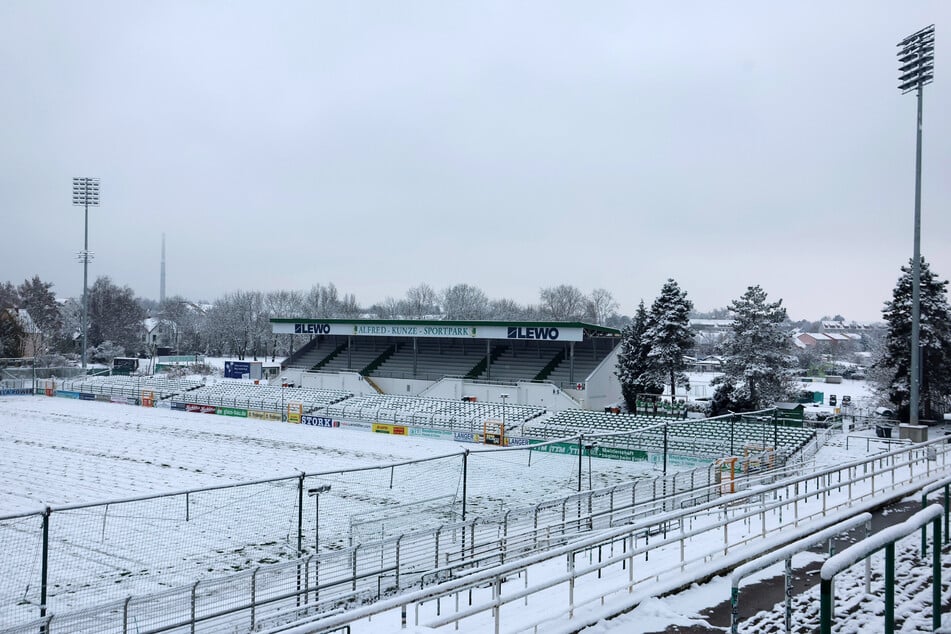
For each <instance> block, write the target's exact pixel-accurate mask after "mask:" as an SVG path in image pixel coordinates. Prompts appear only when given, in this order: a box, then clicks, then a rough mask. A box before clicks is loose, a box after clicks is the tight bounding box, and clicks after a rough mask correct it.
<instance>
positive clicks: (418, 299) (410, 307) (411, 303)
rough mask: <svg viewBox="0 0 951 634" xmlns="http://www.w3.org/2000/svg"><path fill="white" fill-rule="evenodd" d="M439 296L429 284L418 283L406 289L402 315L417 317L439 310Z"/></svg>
mask: <svg viewBox="0 0 951 634" xmlns="http://www.w3.org/2000/svg"><path fill="white" fill-rule="evenodd" d="M438 302H439V298H438V297H437V296H436V291H434V290H433V288H432V287H431V286H430V285H429V284H425V283H424V284H420V285H419V286H414V287H413V288H411V289H409V290H408V291H406V302H405V304H406V308H405V310H404V313H403V314H404V315H405V316H406V317H414V318H416V319H419V318H420V317H424V316H426V315H432V314H434V313H437V312H438V311H439V306H438Z"/></svg>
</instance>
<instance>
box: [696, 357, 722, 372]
mask: <svg viewBox="0 0 951 634" xmlns="http://www.w3.org/2000/svg"><path fill="white" fill-rule="evenodd" d="M722 367H723V359H722V358H721V357H718V356H716V355H709V356H706V357H704V358H702V359H698V360H697V361H695V362H694V370H695V371H696V372H719V371H720V369H721V368H722Z"/></svg>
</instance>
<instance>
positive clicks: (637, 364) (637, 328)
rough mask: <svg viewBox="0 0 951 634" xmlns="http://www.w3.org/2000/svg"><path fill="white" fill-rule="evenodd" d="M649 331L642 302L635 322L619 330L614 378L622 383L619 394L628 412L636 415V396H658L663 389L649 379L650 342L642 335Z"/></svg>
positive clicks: (650, 376) (645, 310) (635, 314)
mask: <svg viewBox="0 0 951 634" xmlns="http://www.w3.org/2000/svg"><path fill="white" fill-rule="evenodd" d="M648 327H649V323H648V315H647V309H646V308H645V307H644V302H643V301H641V303H640V304H639V305H638V307H637V311H636V312H635V313H634V319H632V320H631V323H630V324H628V325H627V326H625V327H624V329H623V330H621V350H620V352H618V359H617V370H616V371H615V374H616V375H617V377H618V380H619V381H620V383H621V394H622V395H623V396H624V402H625V403H627V408H628V410H629V411H631V412H634V411H636V407H637V397H638V395H639V394H661V393H663V391H664V388H663V386H662V385H660V384H658V383H657V382H656V381H654V379H653V378H652V377H653V375H652V373H651V367H650V364H649V362H648V360H647V354H648V352H650V342H649V341H648V340H647V339H646V337H645V335H646V333H647V329H648Z"/></svg>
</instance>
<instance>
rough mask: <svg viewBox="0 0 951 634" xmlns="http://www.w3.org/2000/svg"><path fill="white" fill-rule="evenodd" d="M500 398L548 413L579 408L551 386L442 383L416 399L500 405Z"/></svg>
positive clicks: (573, 401)
mask: <svg viewBox="0 0 951 634" xmlns="http://www.w3.org/2000/svg"><path fill="white" fill-rule="evenodd" d="M502 394H508V395H509V396H508V400H507V401H506V402H507V403H511V404H513V405H515V404H518V405H537V406H539V407H544V408H545V409H547V410H548V411H550V412H560V411H562V410H566V409H578V408H579V407H581V405H580V403H578V401H576V400H574V399H573V398H571V397H570V396H568V395H567V394H566V393H565V392H564V391H562V390H560V389H558V388H557V387H555V386H554V385H552V384H551V383H531V382H527V381H522V382H519V383H517V384H515V385H499V384H495V383H481V382H478V381H466V380H465V379H443V380H441V381H439V382H437V383H434V384H432V385H431V386H430V387H429V388H428V389H426V390H424V391H423V392H420V396H428V397H430V398H447V399H451V400H461V399H462V397H463V396H474V397H475V398H476V401H489V402H494V403H501V402H502Z"/></svg>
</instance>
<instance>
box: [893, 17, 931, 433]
mask: <svg viewBox="0 0 951 634" xmlns="http://www.w3.org/2000/svg"><path fill="white" fill-rule="evenodd" d="M898 49H899V50H898V90H900V91H901V94H903V95H904V94H907V93H909V92H911V91H913V90H914V91H917V93H918V126H917V137H916V138H917V143H916V147H915V248H914V256H913V257H912V264H911V275H912V291H911V364H910V365H909V368H908V373H909V379H910V380H909V386H908V387H909V403H908V406H909V414H908V416H909V418H908V422H909V423H911V424H912V425H917V424H918V409H919V405H918V396H919V384H920V378H921V377H920V373H921V368H920V367H919V363H918V359H919V356H920V354H921V350H920V349H919V347H918V341H919V338H920V337H921V110H922V101H923V97H924V88H925V86H926V85H927V84H930V83H931V82H932V81H934V24H932V25H931V26H927V27H925V28H923V29H921V30H920V31H918V32H917V33H913V34H912V35H909V36H908V37H906V38H905V39H903V40H902V41H901V42H899V43H898Z"/></svg>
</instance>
